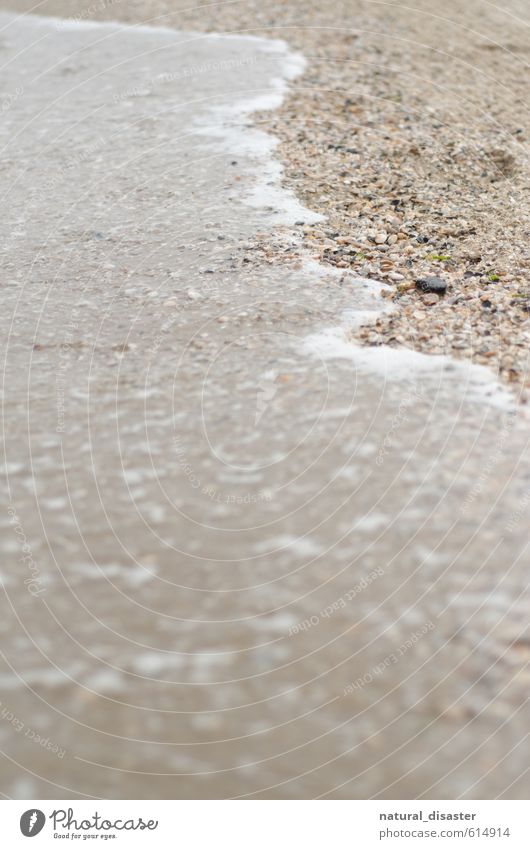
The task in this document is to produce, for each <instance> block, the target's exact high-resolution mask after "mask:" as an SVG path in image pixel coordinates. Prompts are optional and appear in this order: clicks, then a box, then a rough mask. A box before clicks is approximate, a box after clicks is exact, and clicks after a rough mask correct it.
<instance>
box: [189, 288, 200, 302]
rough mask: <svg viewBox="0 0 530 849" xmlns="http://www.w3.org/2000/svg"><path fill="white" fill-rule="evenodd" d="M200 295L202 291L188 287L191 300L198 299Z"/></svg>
mask: <svg viewBox="0 0 530 849" xmlns="http://www.w3.org/2000/svg"><path fill="white" fill-rule="evenodd" d="M200 297H201V294H200V292H196V291H195V289H188V298H189V299H190V301H198V300H199V298H200Z"/></svg>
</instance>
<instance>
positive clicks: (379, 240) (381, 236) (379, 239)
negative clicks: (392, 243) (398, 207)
mask: <svg viewBox="0 0 530 849" xmlns="http://www.w3.org/2000/svg"><path fill="white" fill-rule="evenodd" d="M374 241H375V243H376V245H384V244H385V242H386V233H385V232H384V231H383V232H382V233H376V234H375V239H374Z"/></svg>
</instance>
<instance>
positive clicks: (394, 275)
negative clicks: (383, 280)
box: [388, 271, 405, 283]
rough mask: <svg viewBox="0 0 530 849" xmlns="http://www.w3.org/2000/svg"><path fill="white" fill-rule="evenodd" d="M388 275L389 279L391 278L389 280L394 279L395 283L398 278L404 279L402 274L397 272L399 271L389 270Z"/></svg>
mask: <svg viewBox="0 0 530 849" xmlns="http://www.w3.org/2000/svg"><path fill="white" fill-rule="evenodd" d="M388 276H389V277H390V279H391V280H395V281H396V283H397V282H398V281H399V280H404V279H405V277H404V275H403V274H400V273H399V271H391V272H390V273H389V275H388Z"/></svg>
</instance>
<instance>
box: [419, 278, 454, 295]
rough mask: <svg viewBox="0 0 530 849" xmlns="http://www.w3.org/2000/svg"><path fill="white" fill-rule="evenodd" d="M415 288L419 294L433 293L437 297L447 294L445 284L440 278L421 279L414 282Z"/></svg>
mask: <svg viewBox="0 0 530 849" xmlns="http://www.w3.org/2000/svg"><path fill="white" fill-rule="evenodd" d="M416 288H417V289H419V290H420V292H434V293H435V294H437V295H444V294H445V293H446V292H447V283H446V282H445V280H442V278H441V277H423V278H422V279H421V280H417V281H416Z"/></svg>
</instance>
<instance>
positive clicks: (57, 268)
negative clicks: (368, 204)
mask: <svg viewBox="0 0 530 849" xmlns="http://www.w3.org/2000/svg"><path fill="white" fill-rule="evenodd" d="M0 27H1V40H0V47H1V53H0V56H1V58H2V60H3V61H2V71H1V74H2V86H3V91H4V92H7V93H8V94H7V95H6V97H7V98H8V99H4V105H5V108H4V109H3V113H4V114H3V121H2V124H1V128H0V147H1V151H2V152H1V158H0V168H1V171H0V173H1V175H2V189H3V193H4V203H3V206H2V209H3V217H2V221H1V222H0V227H1V230H2V245H3V248H2V249H3V270H4V277H3V281H2V295H3V307H4V308H3V310H2V313H1V316H0V321H1V322H2V325H3V327H2V331H3V332H2V338H3V339H4V340H5V341H4V345H3V351H2V362H3V364H4V385H3V425H4V433H3V436H4V446H5V452H6V469H7V492H8V496H7V501H6V505H5V509H4V511H3V513H2V514H1V516H0V520H1V523H2V540H3V551H4V557H3V561H2V562H3V565H2V571H1V577H2V580H3V585H4V590H5V595H4V598H3V602H2V607H3V611H2V616H1V618H0V634H1V644H2V651H3V656H4V661H3V663H2V665H1V666H0V700H1V703H2V704H1V707H0V747H1V749H2V751H3V753H4V757H3V763H2V782H1V787H0V789H1V790H2V792H3V793H4V794H5V795H7V796H10V797H15V798H65V797H91V796H96V797H103V798H105V797H108V798H113V797H119V798H136V797H140V798H141V797H146V798H173V797H216V798H218V797H227V796H230V797H231V796H244V797H247V796H250V797H252V796H253V797H260V796H262V797H263V796H266V797H271V796H272V797H279V798H300V797H304V798H305V797H314V796H334V797H361V798H363V797H371V796H380V797H388V798H407V797H412V796H413V797H417V796H422V795H424V796H426V797H431V798H446V797H448V798H454V797H458V796H464V797H472V798H484V797H486V798H488V797H491V796H502V795H506V796H507V797H509V798H511V797H521V798H526V797H527V795H528V790H529V787H528V778H527V777H526V776H525V770H526V763H525V748H524V741H525V739H526V735H527V729H528V721H529V715H528V707H527V692H528V682H529V677H528V673H527V671H525V667H526V665H527V662H528V659H529V657H530V642H529V641H528V637H527V623H528V612H529V605H528V591H527V584H528V577H527V576H528V551H527V537H528V534H527V530H526V528H527V521H528V510H529V508H530V468H529V461H528V454H527V451H526V447H527V433H528V419H527V417H526V415H525V414H524V413H522V412H521V411H520V410H517V408H515V406H514V405H513V404H512V403H511V401H510V400H509V398H508V397H507V396H506V394H505V393H503V391H501V390H500V389H499V388H495V387H494V386H492V385H491V377H490V376H488V375H486V376H485V375H484V373H482V372H477V371H476V370H475V369H473V368H468V367H466V366H463V365H457V364H455V363H452V362H451V361H448V360H445V359H437V358H432V359H430V360H428V359H427V358H425V357H418V356H416V355H407V354H398V353H396V352H392V351H385V352H381V350H380V349H373V350H366V349H365V350H358V349H356V348H355V347H354V346H352V345H351V344H350V343H349V342H348V341H347V339H346V338H345V331H344V330H340V329H339V330H336V329H335V325H336V324H337V322H338V319H337V316H341V315H344V319H343V321H344V324H345V325H347V323H348V322H352V321H355V320H357V318H356V317H355V316H353V317H352V314H351V310H354V311H358V310H362V309H377V308H380V303H379V301H378V300H377V297H376V294H377V288H378V287H377V285H374V284H370V283H366V282H364V281H357V280H355V279H354V278H353V277H351V276H347V275H346V276H343V277H341V276H340V275H337V274H336V273H332V272H326V271H325V270H324V269H321V268H320V267H318V266H317V265H316V263H314V262H312V261H311V260H310V259H309V258H308V259H307V261H306V262H305V263H303V264H302V265H301V267H300V268H298V269H296V268H292V267H289V266H288V265H285V266H283V265H282V264H277V265H269V264H268V263H267V262H266V258H262V257H261V255H259V254H258V252H257V251H254V252H253V253H252V254H251V255H250V256H249V253H248V251H247V250H246V248H245V246H247V245H248V244H249V243H253V242H252V240H253V238H254V237H255V235H256V234H257V233H265V234H269V233H271V232H272V230H273V228H274V227H277V226H278V225H279V224H287V225H289V224H292V223H294V222H295V221H298V220H305V221H309V220H311V213H309V212H308V211H305V210H302V209H301V208H300V207H299V206H298V205H297V203H296V200H295V199H294V198H293V197H292V196H290V195H287V194H286V193H285V192H283V191H281V190H280V188H279V184H278V166H277V165H275V163H274V161H273V159H272V155H273V141H272V140H271V139H268V138H267V137H266V136H265V135H264V134H262V133H260V132H259V129H258V130H257V129H256V128H254V129H252V128H251V127H250V126H249V125H250V123H251V118H250V111H251V109H252V107H253V106H255V107H257V106H261V107H263V106H273V105H274V103H275V102H277V101H278V98H279V97H281V93H282V86H283V85H284V83H285V80H287V79H288V78H291V77H293V75H294V74H295V72H296V69H297V67H299V66H300V59H299V58H297V57H293V56H292V55H290V54H289V53H288V52H287V50H286V48H284V47H283V46H282V45H281V44H279V43H277V42H274V43H271V42H265V41H261V40H259V39H250V38H249V39H247V38H232V37H226V38H225V37H222V38H221V37H216V36H204V35H193V34H191V35H190V34H184V33H173V32H170V31H163V30H149V29H147V28H135V29H131V28H126V27H120V26H112V25H110V26H109V25H106V26H99V25H98V26H92V25H86V26H84V25H77V26H73V25H72V24H69V25H65V24H64V22H60V21H50V20H43V19H42V20H40V19H34V18H27V17H26V18H21V19H15V18H14V16H8V15H2V16H0ZM268 207H272V208H268ZM287 232H288V233H291V231H290V230H289V231H287ZM268 238H269V237H267V239H268ZM284 238H291V239H292V240H293V246H294V247H296V246H297V242H296V239H295V237H293V236H292V235H290V236H287V235H286V236H285V237H284ZM267 239H265V240H264V242H265V243H266V241H267ZM282 244H284V243H282ZM244 259H250V261H249V262H244ZM329 328H333V329H332V330H331V331H330V330H329ZM37 735H38V736H37Z"/></svg>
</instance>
